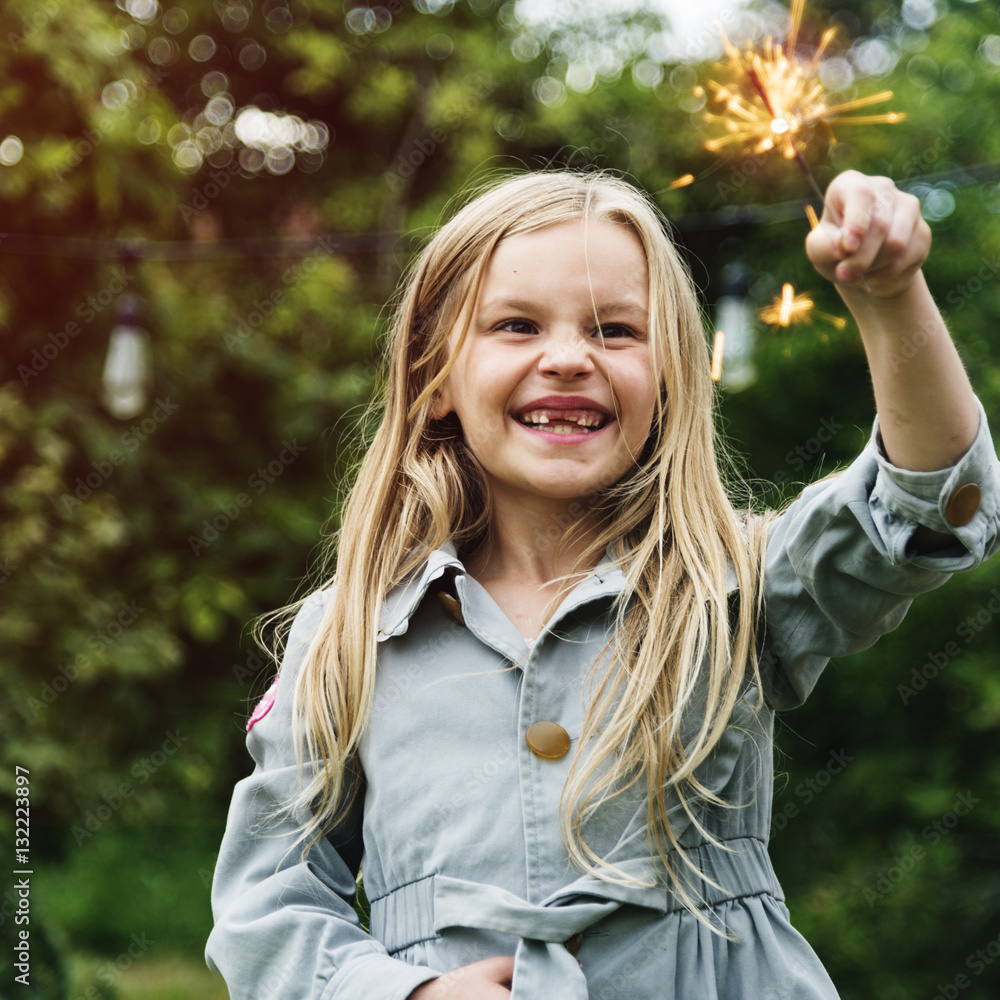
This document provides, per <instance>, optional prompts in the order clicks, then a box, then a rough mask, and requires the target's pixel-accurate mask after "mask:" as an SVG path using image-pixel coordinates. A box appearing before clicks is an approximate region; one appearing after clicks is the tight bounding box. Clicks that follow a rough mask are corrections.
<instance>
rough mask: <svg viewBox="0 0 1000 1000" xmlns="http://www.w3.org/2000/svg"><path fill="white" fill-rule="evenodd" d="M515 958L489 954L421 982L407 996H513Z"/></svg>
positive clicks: (475, 999)
mask: <svg viewBox="0 0 1000 1000" xmlns="http://www.w3.org/2000/svg"><path fill="white" fill-rule="evenodd" d="M513 978H514V959H513V957H511V956H507V955H498V956H497V957H496V958H486V959H483V961H481V962H473V964H472V965H463V966H462V967H461V968H460V969H455V970H454V971H452V972H449V973H447V974H446V975H443V976H438V978H437V979H432V980H431V981H430V982H428V983H424V984H423V985H422V986H418V987H417V988H416V989H415V990H414V991H413V992H412V993H411V994H410V995H409V996H408V997H407V998H406V1000H510V984H511V980H512V979H513Z"/></svg>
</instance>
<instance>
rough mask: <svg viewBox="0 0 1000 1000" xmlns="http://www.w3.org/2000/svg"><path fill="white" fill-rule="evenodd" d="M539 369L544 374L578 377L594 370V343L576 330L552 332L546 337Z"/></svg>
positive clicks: (539, 360)
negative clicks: (561, 332)
mask: <svg viewBox="0 0 1000 1000" xmlns="http://www.w3.org/2000/svg"><path fill="white" fill-rule="evenodd" d="M538 370H539V371H540V372H541V373H542V374H543V375H554V376H556V377H558V378H576V377H577V376H580V375H589V374H590V373H591V372H593V371H594V357H593V344H592V343H591V342H590V340H589V338H587V337H586V336H584V335H583V334H581V333H580V332H579V331H576V330H574V331H573V332H572V333H569V332H567V333H563V334H556V333H553V334H550V335H549V336H547V337H546V338H545V346H544V349H543V351H542V356H541V357H540V358H539V359H538Z"/></svg>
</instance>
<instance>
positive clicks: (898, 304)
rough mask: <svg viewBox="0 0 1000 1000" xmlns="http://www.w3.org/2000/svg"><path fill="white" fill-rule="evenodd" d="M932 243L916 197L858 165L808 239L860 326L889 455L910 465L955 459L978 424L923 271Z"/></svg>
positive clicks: (837, 184)
mask: <svg viewBox="0 0 1000 1000" xmlns="http://www.w3.org/2000/svg"><path fill="white" fill-rule="evenodd" d="M930 244H931V234H930V229H929V228H928V226H927V223H926V222H924V220H923V218H922V216H921V214H920V202H919V201H918V199H917V198H915V197H914V196H913V195H910V194H905V193H904V192H902V191H900V190H898V189H897V188H896V185H895V184H894V183H893V182H892V181H891V180H890V179H889V178H888V177H868V176H866V175H865V174H861V173H858V172H857V171H856V170H848V171H845V172H844V173H842V174H840V175H839V176H837V177H836V178H835V179H834V180H833V182H832V183H831V184H830V186H829V188H828V189H827V193H826V206H825V209H824V212H823V218H822V219H821V220H820V224H819V225H818V226H817V227H816V229H814V230H813V231H812V232H811V233H810V234H809V237H808V239H807V240H806V251H807V253H808V254H809V258H810V260H812V262H813V264H814V265H815V267H816V269H817V270H818V271H819V273H820V274H822V275H823V277H825V278H827V279H829V280H830V281H834V282H836V286H837V291H838V292H840V295H841V298H843V300H844V302H845V303H846V304H847V307H848V308H849V309H850V310H851V313H852V315H853V316H854V318H855V320H856V321H857V324H858V328H859V329H860V331H861V338H862V341H863V342H864V346H865V352H866V353H867V355H868V365H869V368H870V370H871V376H872V384H873V387H874V390H875V404H876V408H877V409H878V415H879V429H880V431H881V436H882V443H883V445H884V447H885V451H886V455H887V457H888V459H889V461H890V462H891V463H892V464H893V465H895V466H897V467H898V468H901V469H910V470H913V471H931V470H934V469H943V468H947V467H948V466H950V465H953V464H954V463H955V462H956V461H957V460H958V459H959V458H960V457H961V456H962V455H963V454H965V452H966V451H967V450H968V449H969V447H970V446H971V445H972V442H973V441H974V440H975V438H976V432H977V430H978V427H979V411H978V407H977V405H976V400H975V396H974V395H973V392H972V387H971V385H970V384H969V379H968V377H967V376H966V374H965V369H964V367H963V366H962V362H961V359H960V358H959V356H958V352H957V351H956V350H955V345H954V344H953V343H952V340H951V336H950V335H949V333H948V330H947V328H946V327H945V324H944V320H943V319H942V318H941V314H940V312H938V308H937V306H936V305H935V303H934V300H933V298H932V297H931V294H930V291H929V290H928V288H927V282H926V281H925V280H924V275H923V272H922V271H921V266H922V265H923V262H924V261H925V260H926V259H927V253H928V251H929V249H930Z"/></svg>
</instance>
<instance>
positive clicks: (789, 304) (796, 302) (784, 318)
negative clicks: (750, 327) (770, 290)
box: [757, 282, 847, 330]
mask: <svg viewBox="0 0 1000 1000" xmlns="http://www.w3.org/2000/svg"><path fill="white" fill-rule="evenodd" d="M814 310H815V316H816V317H819V318H820V319H825V320H826V321H827V322H828V323H832V324H833V325H834V326H835V327H836V328H837V329H838V330H843V329H844V327H845V326H847V320H846V319H844V318H843V317H842V316H831V315H830V314H829V313H823V312H820V311H819V310H818V309H816V303H815V302H813V300H812V299H811V298H809V293H808V292H802V293H801V294H800V295H796V294H795V289H794V288H793V287H792V286H791V285H790V284H788V283H787V282H786V283H785V284H784V285H782V286H781V294H780V295H778V296H776V297H775V299H774V301H773V302H772V303H771V304H770V305H769V306H765V307H764V308H763V309H761V310H760V311H759V312H758V313H757V315H758V316H759V317H760V319H761V321H762V322H764V323H767V324H769V325H770V326H781V327H789V326H795V325H796V324H798V323H811V322H812V321H813V318H814Z"/></svg>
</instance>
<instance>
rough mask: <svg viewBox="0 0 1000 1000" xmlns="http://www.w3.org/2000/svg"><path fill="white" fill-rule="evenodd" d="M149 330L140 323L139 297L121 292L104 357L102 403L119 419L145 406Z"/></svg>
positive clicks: (149, 365)
mask: <svg viewBox="0 0 1000 1000" xmlns="http://www.w3.org/2000/svg"><path fill="white" fill-rule="evenodd" d="M151 355H152V351H151V349H150V340H149V333H148V332H147V330H146V328H145V327H144V326H143V325H142V299H141V298H139V296H138V295H122V296H121V297H120V298H119V299H118V302H117V304H116V307H115V325H114V327H113V328H112V330H111V338H110V340H109V341H108V354H107V357H106V358H105V359H104V377H103V383H104V395H103V402H104V405H105V407H107V409H108V412H109V413H111V415H112V416H114V417H117V418H118V419H119V420H130V419H131V418H132V417H135V416H138V415H139V414H140V413H142V411H143V410H144V409H145V408H146V397H147V393H148V391H149V383H150V379H151V374H152V361H151Z"/></svg>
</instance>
